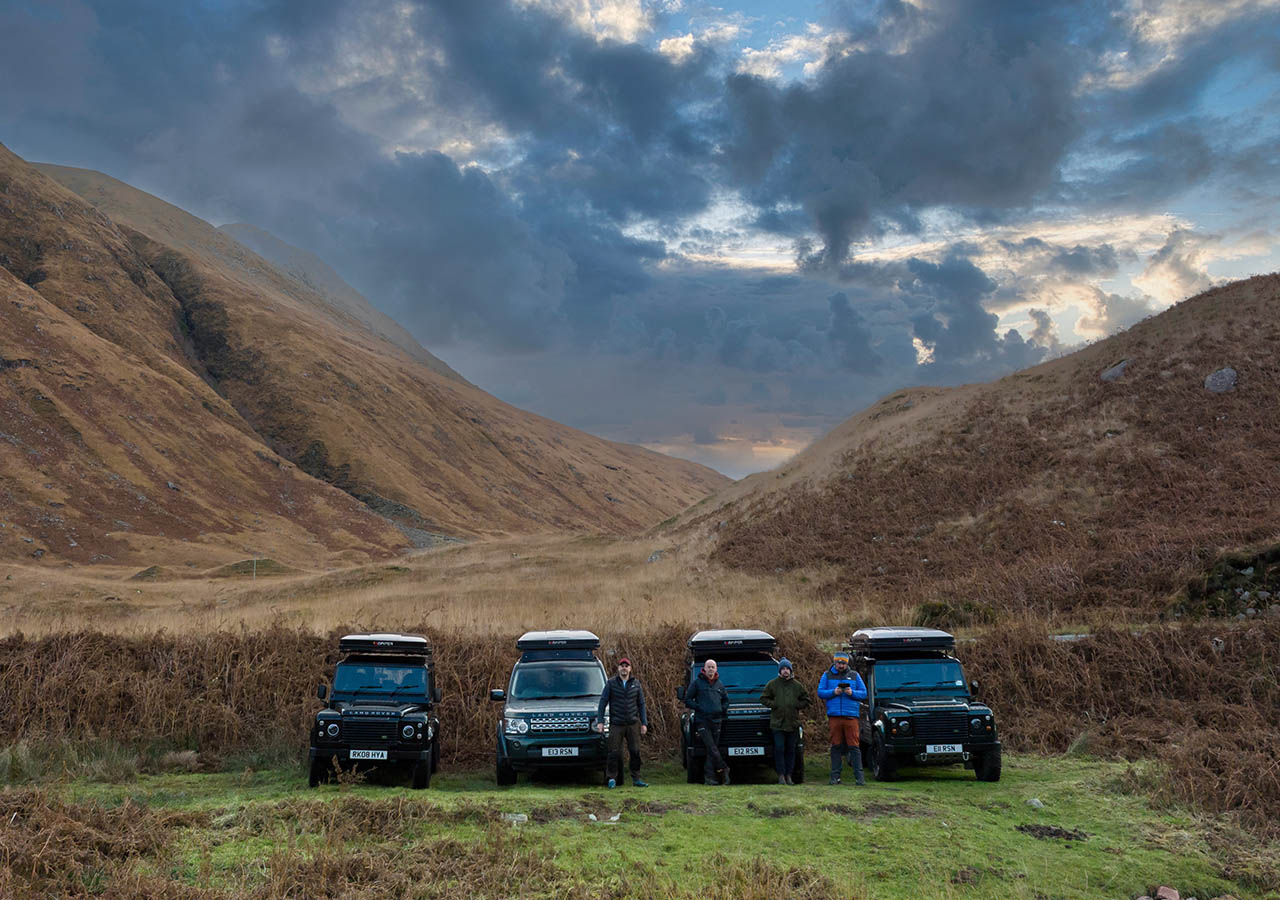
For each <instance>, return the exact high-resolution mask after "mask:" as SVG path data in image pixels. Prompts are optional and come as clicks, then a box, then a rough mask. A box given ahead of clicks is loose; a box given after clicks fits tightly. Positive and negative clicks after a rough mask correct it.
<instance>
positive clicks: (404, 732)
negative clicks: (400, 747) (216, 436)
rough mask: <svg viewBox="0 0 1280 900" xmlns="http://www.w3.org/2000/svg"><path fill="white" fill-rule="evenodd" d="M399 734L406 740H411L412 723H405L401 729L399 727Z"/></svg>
mask: <svg viewBox="0 0 1280 900" xmlns="http://www.w3.org/2000/svg"><path fill="white" fill-rule="evenodd" d="M400 736H401V737H403V738H404V739H405V740H406V741H411V740H413V726H412V725H406V726H404V727H403V728H401V729H400Z"/></svg>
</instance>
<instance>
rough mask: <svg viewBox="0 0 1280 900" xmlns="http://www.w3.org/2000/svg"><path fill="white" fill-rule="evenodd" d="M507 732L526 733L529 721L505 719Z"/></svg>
mask: <svg viewBox="0 0 1280 900" xmlns="http://www.w3.org/2000/svg"><path fill="white" fill-rule="evenodd" d="M505 722H506V732H507V734H527V733H528V732H529V721H528V720H527V719H506V720H505Z"/></svg>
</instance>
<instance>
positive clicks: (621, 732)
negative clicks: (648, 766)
mask: <svg viewBox="0 0 1280 900" xmlns="http://www.w3.org/2000/svg"><path fill="white" fill-rule="evenodd" d="M624 739H625V740H626V742H627V755H628V756H630V757H631V780H632V781H635V780H636V778H638V777H639V775H640V723H639V722H632V723H631V724H630V725H620V724H618V723H617V722H610V723H609V761H608V763H607V764H606V771H607V773H608V777H609V778H621V777H622V742H623V740H624Z"/></svg>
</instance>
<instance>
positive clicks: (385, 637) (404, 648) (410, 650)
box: [338, 634, 431, 656]
mask: <svg viewBox="0 0 1280 900" xmlns="http://www.w3.org/2000/svg"><path fill="white" fill-rule="evenodd" d="M338 651H339V652H340V653H365V654H383V655H394V656H430V655H431V647H430V646H429V645H428V644H427V639H426V638H424V637H422V636H421V635H418V634H348V635H346V636H345V637H342V638H341V639H339V641H338Z"/></svg>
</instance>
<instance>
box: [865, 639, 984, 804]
mask: <svg viewBox="0 0 1280 900" xmlns="http://www.w3.org/2000/svg"><path fill="white" fill-rule="evenodd" d="M849 643H850V649H851V651H852V653H851V655H852V657H853V664H854V668H855V669H856V670H857V671H858V673H859V674H860V675H861V676H862V679H863V681H865V682H866V685H867V702H866V703H864V704H862V708H863V716H864V717H866V718H864V720H863V722H862V758H863V760H864V761H865V763H866V765H867V767H868V768H870V769H871V774H872V775H874V776H875V777H876V779H877V780H878V781H893V780H894V779H895V778H896V777H897V775H898V767H899V766H907V765H918V766H945V765H950V764H953V763H958V762H963V763H964V766H965V768H966V769H973V770H974V773H975V774H976V775H977V777H978V780H979V781H999V780H1000V741H999V739H998V732H997V731H996V720H995V716H994V715H993V714H992V712H991V709H990V708H989V707H987V706H986V705H985V704H982V703H978V702H976V701H975V699H974V698H975V695H976V694H977V691H978V683H977V682H976V681H969V680H967V679H966V678H965V675H964V670H963V669H962V668H961V666H960V660H958V659H956V658H955V655H954V653H955V647H956V640H955V638H954V637H952V636H951V635H950V634H948V633H947V632H945V631H938V630H937V629H934V628H863V629H860V630H858V631H855V632H854V633H853V637H852V639H851V640H850V642H849Z"/></svg>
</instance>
